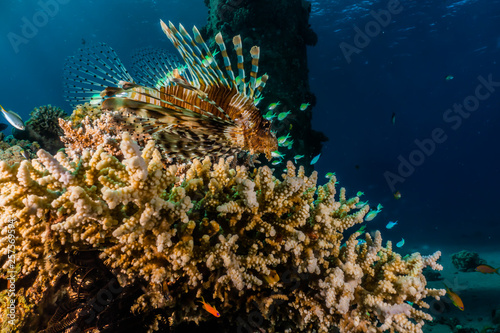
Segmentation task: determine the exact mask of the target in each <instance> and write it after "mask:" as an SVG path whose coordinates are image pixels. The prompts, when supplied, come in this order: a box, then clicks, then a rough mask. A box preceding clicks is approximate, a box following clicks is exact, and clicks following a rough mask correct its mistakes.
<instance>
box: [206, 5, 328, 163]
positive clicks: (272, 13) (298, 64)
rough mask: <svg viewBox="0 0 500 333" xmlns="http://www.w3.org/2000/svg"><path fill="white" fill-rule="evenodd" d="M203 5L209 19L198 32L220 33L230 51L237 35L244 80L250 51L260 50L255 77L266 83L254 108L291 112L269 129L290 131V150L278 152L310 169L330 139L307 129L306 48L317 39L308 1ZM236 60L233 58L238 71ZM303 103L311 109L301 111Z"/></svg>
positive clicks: (280, 133) (310, 96) (280, 132)
mask: <svg viewBox="0 0 500 333" xmlns="http://www.w3.org/2000/svg"><path fill="white" fill-rule="evenodd" d="M205 3H206V5H207V7H208V8H209V15H208V23H207V25H206V26H205V27H204V28H203V29H202V33H203V34H204V35H205V36H210V37H212V36H215V35H216V34H217V33H218V32H221V33H222V35H223V37H224V40H225V42H226V46H227V48H228V50H232V49H233V46H232V42H231V40H232V37H233V36H236V35H241V37H242V41H243V49H244V51H243V52H244V55H245V58H246V60H247V63H246V66H245V71H246V75H247V79H248V76H249V73H250V68H251V65H250V62H249V59H250V55H249V51H250V48H251V47H252V46H254V45H258V46H260V52H261V54H260V63H259V75H258V76H261V75H262V74H264V73H267V74H269V80H268V82H267V85H266V88H265V89H264V91H263V96H264V97H265V98H264V100H262V101H261V102H260V104H259V105H258V107H259V108H260V109H261V111H262V113H263V114H264V113H266V112H267V106H268V105H269V104H270V103H274V102H277V101H280V102H281V105H279V106H278V107H277V108H276V109H275V114H278V113H280V112H286V111H288V110H291V111H292V113H291V114H290V115H288V116H287V118H285V119H284V120H282V121H279V120H277V119H274V120H273V130H277V135H278V136H283V135H286V134H287V133H288V132H291V136H292V138H293V139H294V145H293V148H292V149H291V150H288V149H287V148H280V152H282V153H286V159H290V160H291V159H293V156H295V155H297V154H299V155H305V158H303V159H302V160H300V161H299V162H301V163H300V164H304V165H305V166H309V162H310V160H311V159H312V157H314V156H316V155H317V154H319V153H320V151H321V146H322V144H321V142H322V141H326V140H328V139H327V138H326V136H325V135H324V134H323V133H321V132H317V131H314V130H313V129H312V128H311V118H312V112H311V111H312V109H313V106H314V104H315V101H316V98H315V96H314V94H313V93H312V92H311V91H310V88H309V80H308V72H309V71H308V68H307V48H306V46H307V45H310V46H313V45H315V44H316V42H317V36H316V34H315V33H314V31H313V30H312V29H311V27H310V25H309V23H308V21H309V13H310V10H311V5H310V3H309V2H308V1H302V0H205ZM206 40H207V41H211V43H212V45H211V48H212V49H215V45H214V42H213V38H207V39H206ZM229 53H234V52H229ZM235 61H236V59H235V58H233V59H232V64H233V71H235V73H236V72H237V69H236V65H235V63H236V62H235ZM236 75H237V74H236ZM302 103H310V104H311V106H309V108H308V109H307V110H306V111H300V110H299V107H300V105H301V104H302ZM290 128H291V130H290Z"/></svg>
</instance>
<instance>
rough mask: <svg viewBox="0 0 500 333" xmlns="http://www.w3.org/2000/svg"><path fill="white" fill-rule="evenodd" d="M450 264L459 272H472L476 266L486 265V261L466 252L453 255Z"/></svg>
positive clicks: (477, 255)
mask: <svg viewBox="0 0 500 333" xmlns="http://www.w3.org/2000/svg"><path fill="white" fill-rule="evenodd" d="M451 262H452V263H453V266H455V268H456V269H458V270H459V271H461V272H474V271H475V270H476V267H477V266H479V265H484V264H486V260H483V259H481V258H479V254H478V253H476V252H473V251H466V250H462V251H460V252H457V253H453V254H452V255H451Z"/></svg>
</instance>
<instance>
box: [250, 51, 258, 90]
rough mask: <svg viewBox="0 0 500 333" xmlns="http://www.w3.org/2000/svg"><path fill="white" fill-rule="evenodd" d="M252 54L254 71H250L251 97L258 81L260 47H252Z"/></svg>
mask: <svg viewBox="0 0 500 333" xmlns="http://www.w3.org/2000/svg"><path fill="white" fill-rule="evenodd" d="M250 55H251V56H252V71H251V72H250V97H253V96H254V91H255V86H256V81H257V73H258V72H259V58H260V47H258V46H253V47H252V48H251V49H250Z"/></svg>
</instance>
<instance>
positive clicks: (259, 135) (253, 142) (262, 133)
mask: <svg viewBox="0 0 500 333" xmlns="http://www.w3.org/2000/svg"><path fill="white" fill-rule="evenodd" d="M249 141H250V147H253V152H251V153H252V154H260V153H262V154H265V155H266V157H267V159H268V160H271V158H272V156H271V152H273V151H275V150H278V139H276V135H275V134H274V133H273V132H271V122H270V121H269V120H266V119H263V120H262V122H261V126H259V128H258V130H257V131H256V132H254V134H253V135H251V136H250V138H249Z"/></svg>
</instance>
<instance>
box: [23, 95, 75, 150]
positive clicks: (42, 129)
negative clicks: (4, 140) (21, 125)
mask: <svg viewBox="0 0 500 333" xmlns="http://www.w3.org/2000/svg"><path fill="white" fill-rule="evenodd" d="M30 115H31V118H30V119H29V120H28V121H27V122H26V124H25V125H26V129H25V130H24V131H19V130H14V131H13V133H14V137H15V138H16V139H25V140H30V141H36V142H38V143H39V144H40V145H41V146H42V148H44V149H46V150H49V151H51V152H56V151H57V150H58V149H60V148H62V147H64V145H63V143H62V142H61V140H60V139H59V136H60V135H61V134H62V133H63V131H62V129H61V127H59V122H58V120H59V119H60V118H64V117H65V116H66V113H65V112H64V110H62V109H61V108H59V107H57V106H52V105H44V106H40V107H36V108H35V109H34V110H33V111H32V112H31V114H30Z"/></svg>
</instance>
